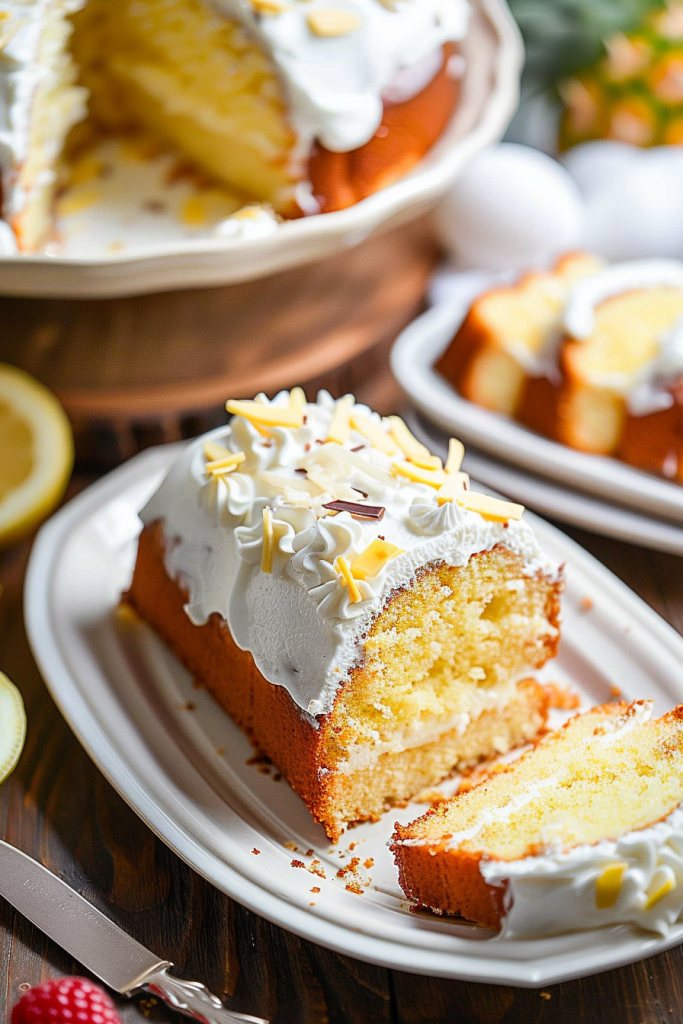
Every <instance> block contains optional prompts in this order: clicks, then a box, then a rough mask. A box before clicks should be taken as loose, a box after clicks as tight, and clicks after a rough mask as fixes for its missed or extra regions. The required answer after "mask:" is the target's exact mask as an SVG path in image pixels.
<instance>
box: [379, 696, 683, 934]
mask: <svg viewBox="0 0 683 1024" xmlns="http://www.w3.org/2000/svg"><path fill="white" fill-rule="evenodd" d="M651 714H652V701H635V702H634V703H633V704H630V705H629V704H627V703H626V702H621V703H618V704H607V705H603V706H601V707H597V708H593V709H592V710H591V711H588V712H586V713H585V714H581V715H577V716H576V717H574V718H572V719H570V720H569V721H568V722H567V723H566V724H565V725H564V726H563V728H562V729H560V730H559V731H558V732H556V733H551V734H549V735H547V736H546V737H545V738H544V739H542V740H541V741H540V743H538V745H537V746H536V747H535V748H534V749H532V750H530V751H528V752H527V753H526V754H524V755H522V757H520V758H519V759H518V760H517V761H514V762H513V763H512V764H510V765H508V766H507V767H506V768H505V769H504V770H503V771H502V772H500V773H499V774H496V775H493V776H490V777H489V778H488V779H487V780H486V781H484V782H483V783H481V784H480V785H478V786H477V787H475V788H474V789H472V790H470V791H469V792H465V793H462V794H460V795H458V796H456V797H454V798H453V799H451V800H450V801H448V802H446V803H443V804H441V805H439V806H438V807H435V808H433V809H432V810H430V811H428V812H427V814H425V815H423V817H421V818H419V819H417V821H414V822H412V824H409V825H406V826H400V825H397V827H396V832H395V834H394V837H393V842H392V849H393V852H394V855H395V858H396V862H397V864H398V869H399V875H400V882H401V886H402V888H403V890H404V891H405V893H406V895H407V896H408V897H409V898H410V899H412V900H415V901H416V902H417V903H419V904H420V905H421V906H424V907H428V908H430V909H432V910H434V911H436V912H437V913H440V914H441V913H443V914H458V915H461V916H463V917H466V918H468V919H469V920H471V921H476V922H477V923H479V924H482V925H485V926H486V927H489V928H501V927H502V929H503V934H505V935H508V936H513V937H514V936H519V937H533V936H541V935H551V934H559V933H562V932H567V931H575V930H580V929H584V928H598V927H600V926H602V925H607V924H616V923H622V922H634V923H635V924H637V925H640V926H641V927H643V928H645V929H648V930H651V931H655V932H660V933H664V932H666V930H667V929H668V928H669V927H670V926H671V925H672V924H673V923H674V922H675V921H677V920H679V918H680V916H681V912H682V911H683V808H682V807H681V802H682V801H683V706H679V707H678V708H676V709H675V710H674V711H671V712H669V713H668V714H666V715H664V716H663V717H662V718H658V719H652V718H651Z"/></svg>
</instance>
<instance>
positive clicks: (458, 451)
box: [444, 437, 465, 473]
mask: <svg viewBox="0 0 683 1024" xmlns="http://www.w3.org/2000/svg"><path fill="white" fill-rule="evenodd" d="M464 458H465V445H464V444H463V443H462V441H458V439H457V437H452V438H451V439H450V441H449V442H448V458H447V459H446V465H445V466H444V469H445V470H446V472H447V473H457V472H458V470H459V469H460V467H461V466H462V460H463V459H464Z"/></svg>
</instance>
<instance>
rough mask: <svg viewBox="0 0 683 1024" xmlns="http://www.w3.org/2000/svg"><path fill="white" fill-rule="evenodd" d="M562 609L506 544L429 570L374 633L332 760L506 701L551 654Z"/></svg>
mask: <svg viewBox="0 0 683 1024" xmlns="http://www.w3.org/2000/svg"><path fill="white" fill-rule="evenodd" d="M557 613H558V609H557V594H556V588H555V587H554V586H553V585H552V584H551V583H549V581H548V580H547V579H545V578H543V577H540V576H527V575H524V562H523V560H522V558H521V557H520V556H519V555H515V554H513V553H512V552H511V551H509V550H508V549H505V548H502V547H499V548H495V549H493V550H492V551H486V552H482V553H480V554H478V555H474V556H473V557H472V558H471V559H470V560H469V562H468V564H467V565H465V566H458V567H453V566H448V565H445V564H443V563H440V564H437V565H435V566H432V567H430V568H428V569H427V570H423V571H422V572H420V573H419V574H418V576H417V578H416V580H415V582H414V584H413V585H412V586H411V587H406V588H405V589H403V590H401V591H399V592H398V593H396V594H394V595H393V596H392V598H391V600H390V601H389V603H388V604H387V606H386V608H385V609H384V611H383V612H381V613H380V615H378V617H377V619H376V620H375V621H374V622H373V624H372V626H371V627H370V629H369V631H368V635H367V637H366V639H365V641H364V644H363V651H362V653H363V661H362V664H361V665H360V667H359V668H357V669H355V670H354V671H353V672H352V676H351V679H350V680H349V682H348V683H347V684H345V685H344V686H343V687H342V688H341V689H340V692H339V695H338V697H337V700H336V702H335V705H334V709H333V711H332V713H331V716H330V724H331V727H332V728H331V731H330V738H329V741H328V744H327V750H326V755H327V758H329V760H328V761H327V763H328V765H329V766H330V767H331V766H333V765H334V767H335V768H336V769H337V770H341V771H353V770H356V769H358V768H362V767H364V766H365V765H366V764H367V763H368V761H369V760H375V759H376V758H377V757H378V756H381V755H382V754H383V753H385V752H391V753H399V752H401V751H403V750H406V749H410V748H412V747H414V746H416V745H420V744H423V743H425V742H429V741H431V740H433V739H436V738H437V737H438V736H439V735H440V734H443V733H445V732H446V731H449V730H456V731H458V730H459V731H460V733H461V734H463V733H464V732H465V730H466V729H467V727H468V726H469V725H470V723H471V722H473V721H475V720H476V719H477V718H478V717H479V715H480V714H481V713H482V712H483V711H484V710H485V709H499V708H502V707H504V706H505V705H506V704H507V703H508V702H509V701H510V700H511V698H512V695H513V693H514V684H515V682H516V681H517V680H518V679H520V678H522V676H524V675H526V674H528V673H529V672H530V671H533V670H534V669H536V668H537V667H539V666H540V665H542V664H543V663H544V662H545V661H546V660H547V659H548V657H550V656H551V654H552V653H554V650H555V646H556V643H557V636H558V631H557V628H556V623H557ZM493 746H494V752H495V743H494V745H493ZM500 746H501V747H505V748H506V749H507V747H506V745H505V742H504V741H503V740H501V744H500Z"/></svg>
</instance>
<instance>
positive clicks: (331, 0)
mask: <svg viewBox="0 0 683 1024" xmlns="http://www.w3.org/2000/svg"><path fill="white" fill-rule="evenodd" d="M211 3H213V5H214V6H215V7H217V8H218V9H219V10H220V11H222V12H224V13H225V14H227V15H228V16H229V17H231V18H233V19H235V20H238V21H241V22H242V24H244V25H245V27H246V28H247V29H248V30H249V31H251V32H253V33H254V34H255V35H256V37H257V38H258V39H259V40H260V42H261V44H262V46H263V47H264V49H265V50H266V52H267V53H268V55H269V56H270V58H271V60H272V61H273V64H274V65H275V68H276V69H277V72H278V74H279V76H280V79H281V81H282V82H283V84H284V87H285V91H286V95H287V100H288V102H289V108H290V110H289V116H290V121H291V123H292V126H293V128H294V130H295V132H296V133H297V135H298V136H299V139H300V142H301V151H302V154H303V155H306V154H307V153H308V149H309V147H310V144H311V143H312V142H313V140H314V139H319V140H320V142H321V143H322V144H323V146H325V147H326V148H327V149H330V150H332V151H334V152H348V151H349V150H352V149H357V148H358V147H359V146H362V145H364V144H365V143H366V142H368V141H369V140H370V139H371V138H372V137H373V135H374V134H375V132H376V131H377V128H378V127H379V125H380V123H381V120H382V109H383V95H384V94H385V93H386V94H387V98H388V99H392V100H394V101H400V100H403V99H408V98H409V97H410V96H412V95H415V94H416V93H418V92H420V91H421V90H422V89H423V88H424V87H425V86H426V85H427V84H428V83H429V82H430V81H431V79H432V78H433V77H434V75H435V74H436V72H437V71H438V69H439V67H440V65H441V60H442V57H441V48H442V46H443V45H444V43H447V42H457V41H458V40H459V39H462V38H463V37H464V36H465V34H466V32H467V25H468V20H469V10H470V8H469V4H468V3H467V2H466V0H308V2H304V0H253V2H252V0H211ZM327 33H329V34H327Z"/></svg>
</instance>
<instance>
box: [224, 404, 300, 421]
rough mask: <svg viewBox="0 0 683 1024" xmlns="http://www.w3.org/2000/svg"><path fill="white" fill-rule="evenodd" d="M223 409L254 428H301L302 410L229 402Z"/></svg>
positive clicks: (289, 407) (288, 406)
mask: <svg viewBox="0 0 683 1024" xmlns="http://www.w3.org/2000/svg"><path fill="white" fill-rule="evenodd" d="M225 408H226V409H227V411H228V412H229V413H232V415H233V416H243V417H244V418H245V419H246V420H249V422H250V423H253V425H254V426H255V427H257V428H258V427H294V428H295V427H302V426H303V424H304V410H303V406H302V407H301V408H298V407H297V408H292V406H291V404H290V405H287V406H278V405H266V404H265V403H264V402H236V401H234V400H232V399H231V400H230V401H229V402H226V403H225Z"/></svg>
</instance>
